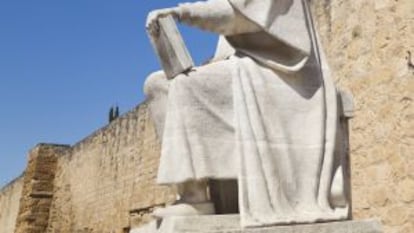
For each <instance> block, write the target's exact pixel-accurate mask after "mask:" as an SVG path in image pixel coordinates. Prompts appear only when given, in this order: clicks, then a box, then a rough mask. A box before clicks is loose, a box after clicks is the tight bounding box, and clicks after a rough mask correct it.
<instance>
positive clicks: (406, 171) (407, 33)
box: [312, 0, 414, 233]
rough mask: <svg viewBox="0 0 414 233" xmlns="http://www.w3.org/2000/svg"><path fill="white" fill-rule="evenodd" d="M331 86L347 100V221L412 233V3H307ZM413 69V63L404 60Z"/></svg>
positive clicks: (376, 0) (399, 0) (343, 0)
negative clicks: (350, 210) (350, 100)
mask: <svg viewBox="0 0 414 233" xmlns="http://www.w3.org/2000/svg"><path fill="white" fill-rule="evenodd" d="M312 4H313V11H314V15H315V16H316V17H315V18H316V19H317V23H318V26H319V31H320V34H321V40H322V41H323V44H324V45H325V51H326V53H327V56H328V58H329V61H330V64H331V68H332V70H333V73H334V76H335V77H336V82H337V83H338V85H339V86H341V87H345V88H347V89H349V90H350V91H351V92H352V93H353V95H354V98H355V102H356V109H355V110H356V112H355V118H354V119H353V120H352V122H351V123H352V124H351V161H352V178H353V180H352V190H353V207H354V217H355V218H357V219H364V218H379V219H381V220H382V223H383V225H384V229H385V232H387V233H397V232H398V233H408V232H414V221H413V219H414V103H413V99H414V66H413V65H410V64H409V62H408V60H407V56H408V51H410V52H412V53H413V54H414V1H413V0H356V1H353V0H323V1H312ZM411 59H412V62H414V57H413V58H411Z"/></svg>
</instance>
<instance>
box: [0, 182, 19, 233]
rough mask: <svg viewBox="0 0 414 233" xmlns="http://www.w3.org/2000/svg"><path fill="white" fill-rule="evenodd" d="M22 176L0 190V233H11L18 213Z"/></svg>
mask: <svg viewBox="0 0 414 233" xmlns="http://www.w3.org/2000/svg"><path fill="white" fill-rule="evenodd" d="M22 188H23V176H21V177H19V178H17V179H15V180H14V181H12V182H11V183H9V184H8V185H6V186H5V187H4V188H2V189H1V190H0V233H13V232H14V228H15V225H16V218H17V214H18V212H19V203H20V196H21V193H22Z"/></svg>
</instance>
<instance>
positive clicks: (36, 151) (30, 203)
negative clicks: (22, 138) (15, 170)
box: [14, 144, 70, 233]
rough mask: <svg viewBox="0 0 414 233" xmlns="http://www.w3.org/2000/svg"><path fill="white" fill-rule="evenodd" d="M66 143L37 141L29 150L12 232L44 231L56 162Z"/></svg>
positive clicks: (50, 201)
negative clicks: (39, 142) (14, 226)
mask: <svg viewBox="0 0 414 233" xmlns="http://www.w3.org/2000/svg"><path fill="white" fill-rule="evenodd" d="M69 148H70V147H69V146H64V145H50V144H39V145H38V146H36V147H35V148H33V149H32V150H31V151H30V153H29V161H28V165H27V167H26V171H25V175H24V179H23V189H22V194H21V198H20V206H19V213H18V217H17V219H16V229H15V231H14V232H15V233H44V232H45V230H46V227H47V225H48V221H49V212H50V207H51V203H52V197H53V192H54V186H53V181H54V178H55V174H56V164H57V160H58V158H59V157H60V156H62V155H64V154H65V153H66V152H67V151H68V150H69Z"/></svg>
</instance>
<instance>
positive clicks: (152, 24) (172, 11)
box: [145, 7, 180, 33]
mask: <svg viewBox="0 0 414 233" xmlns="http://www.w3.org/2000/svg"><path fill="white" fill-rule="evenodd" d="M168 15H171V16H173V17H174V18H176V19H177V18H179V16H180V11H179V8H178V7H174V8H166V9H161V10H154V11H151V12H150V13H149V14H148V16H147V22H146V24H145V27H146V28H147V30H149V31H150V32H151V33H155V32H157V31H158V19H159V18H162V17H166V16H168Z"/></svg>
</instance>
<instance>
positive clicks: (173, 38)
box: [148, 16, 194, 79]
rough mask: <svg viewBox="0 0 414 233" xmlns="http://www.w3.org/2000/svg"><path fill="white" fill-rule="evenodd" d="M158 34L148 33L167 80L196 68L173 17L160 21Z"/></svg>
mask: <svg viewBox="0 0 414 233" xmlns="http://www.w3.org/2000/svg"><path fill="white" fill-rule="evenodd" d="M158 24H159V31H158V33H148V35H149V37H150V40H151V43H152V45H153V47H154V49H155V52H156V53H157V55H158V59H159V60H160V63H161V66H162V68H163V69H164V72H165V75H166V76H167V78H169V79H171V78H174V77H175V76H177V75H178V74H180V73H183V72H185V71H188V70H189V69H191V68H192V67H193V66H194V62H193V59H192V58H191V56H190V53H189V52H188V50H187V47H186V46H185V44H184V40H183V38H182V37H181V34H180V32H179V31H178V28H177V25H176V23H175V20H174V18H173V17H172V16H167V17H163V18H160V19H159V20H158Z"/></svg>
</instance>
